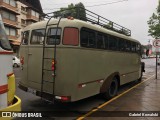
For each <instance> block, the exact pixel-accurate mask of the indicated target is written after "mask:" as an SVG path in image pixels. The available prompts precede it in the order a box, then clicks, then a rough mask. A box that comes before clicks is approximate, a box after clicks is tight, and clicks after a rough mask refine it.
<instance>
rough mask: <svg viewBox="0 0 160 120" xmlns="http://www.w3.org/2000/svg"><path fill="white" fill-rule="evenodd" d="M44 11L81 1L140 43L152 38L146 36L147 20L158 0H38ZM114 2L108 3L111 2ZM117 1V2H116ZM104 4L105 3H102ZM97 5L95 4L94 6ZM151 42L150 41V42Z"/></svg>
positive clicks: (145, 42) (154, 9) (146, 42)
mask: <svg viewBox="0 0 160 120" xmlns="http://www.w3.org/2000/svg"><path fill="white" fill-rule="evenodd" d="M40 1H41V5H42V8H43V11H44V13H48V12H52V11H55V10H57V9H58V8H61V7H67V5H68V4H70V3H73V4H77V3H79V2H82V3H83V4H84V5H85V7H86V9H88V10H90V11H93V12H95V13H97V14H99V15H101V16H103V17H105V18H107V19H109V20H111V21H113V22H116V23H118V24H120V25H122V26H124V27H126V28H128V29H130V30H131V32H132V37H133V38H135V39H137V40H139V41H140V42H141V43H142V44H148V40H153V38H152V37H150V36H148V24H147V21H148V20H149V18H150V17H151V15H152V13H153V12H155V11H156V8H157V6H158V0H40ZM113 2H115V3H114V4H110V3H113ZM116 2H117V3H116ZM102 4H105V5H102ZM96 5H97V6H96ZM151 43H152V42H151Z"/></svg>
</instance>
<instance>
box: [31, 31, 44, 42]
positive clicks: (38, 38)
mask: <svg viewBox="0 0 160 120" xmlns="http://www.w3.org/2000/svg"><path fill="white" fill-rule="evenodd" d="M44 34H45V29H38V30H32V36H31V44H37V45H39V44H43V40H44Z"/></svg>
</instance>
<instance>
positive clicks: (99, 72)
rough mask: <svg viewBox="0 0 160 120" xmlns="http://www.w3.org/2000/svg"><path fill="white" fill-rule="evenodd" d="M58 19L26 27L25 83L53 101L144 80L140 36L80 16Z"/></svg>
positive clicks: (110, 94) (110, 92)
mask: <svg viewBox="0 0 160 120" xmlns="http://www.w3.org/2000/svg"><path fill="white" fill-rule="evenodd" d="M57 22H59V21H58V19H51V20H50V21H49V22H48V23H47V21H41V22H37V23H34V24H31V25H29V26H27V27H26V28H25V29H24V31H23V38H22V45H21V46H20V56H21V64H22V65H21V80H20V82H19V88H21V89H22V90H25V91H28V92H32V93H33V94H36V95H37V96H41V97H42V98H45V99H47V100H50V101H53V100H58V101H62V102H73V101H78V100H81V99H84V98H87V97H90V96H93V95H96V94H100V93H102V94H103V95H104V96H105V97H106V98H112V97H114V96H115V95H116V94H117V91H118V88H119V86H121V85H123V84H126V83H129V82H131V81H135V80H141V78H142V68H141V56H140V48H141V47H140V46H141V44H140V42H139V41H137V40H135V39H132V38H131V37H130V36H127V35H123V34H120V33H118V32H115V31H112V30H109V29H106V28H104V27H102V26H99V25H96V24H92V23H90V22H86V21H82V20H78V19H74V18H62V19H61V20H60V22H59V25H58V26H57V25H56V23H57ZM46 24H48V26H47V27H46ZM44 39H45V42H44ZM55 47H56V49H55ZM55 54H56V60H55Z"/></svg>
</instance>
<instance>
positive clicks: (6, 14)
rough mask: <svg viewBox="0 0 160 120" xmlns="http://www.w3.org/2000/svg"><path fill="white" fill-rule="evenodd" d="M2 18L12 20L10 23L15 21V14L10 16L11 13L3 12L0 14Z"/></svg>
mask: <svg viewBox="0 0 160 120" xmlns="http://www.w3.org/2000/svg"><path fill="white" fill-rule="evenodd" d="M2 16H3V18H5V19H8V20H12V21H16V15H15V14H12V13H9V12H7V11H3V12H2Z"/></svg>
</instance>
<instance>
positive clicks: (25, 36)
mask: <svg viewBox="0 0 160 120" xmlns="http://www.w3.org/2000/svg"><path fill="white" fill-rule="evenodd" d="M28 40H29V31H25V32H23V37H22V45H28Z"/></svg>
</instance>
